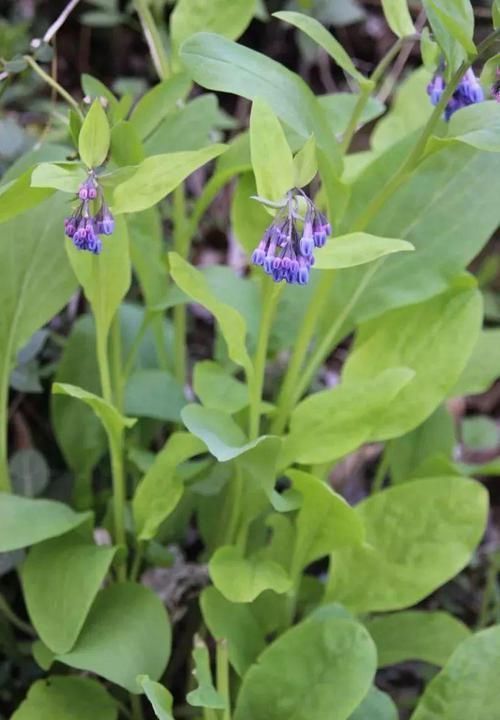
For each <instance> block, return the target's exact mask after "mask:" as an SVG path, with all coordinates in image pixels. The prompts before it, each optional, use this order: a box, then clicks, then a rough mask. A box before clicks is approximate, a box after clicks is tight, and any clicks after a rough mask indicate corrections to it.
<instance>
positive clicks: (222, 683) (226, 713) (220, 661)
mask: <svg viewBox="0 0 500 720" xmlns="http://www.w3.org/2000/svg"><path fill="white" fill-rule="evenodd" d="M215 664H216V674H217V690H218V692H219V694H220V695H221V697H222V698H223V700H224V701H225V703H226V707H225V708H224V710H221V711H220V720H231V697H230V692H229V658H228V651H227V641H226V640H219V642H218V643H217V649H216V658H215Z"/></svg>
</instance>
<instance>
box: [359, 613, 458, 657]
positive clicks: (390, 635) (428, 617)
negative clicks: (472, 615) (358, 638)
mask: <svg viewBox="0 0 500 720" xmlns="http://www.w3.org/2000/svg"><path fill="white" fill-rule="evenodd" d="M365 627H366V629H367V630H368V632H369V633H370V635H371V636H372V638H373V640H374V642H375V645H376V646H377V655H378V666H379V667H385V666H386V665H396V664H397V663H400V662H405V661H407V660H420V661H422V662H428V663H432V664H433V665H438V666H440V667H441V666H442V665H444V664H445V663H446V662H447V660H448V658H449V657H450V655H451V654H452V653H453V651H454V650H455V648H456V647H457V645H459V644H460V643H461V642H462V641H463V640H466V639H467V638H468V637H469V635H470V634H471V633H470V630H469V629H468V627H467V626H466V625H464V623H463V622H461V621H460V620H457V619H456V618H454V617H453V615H450V614H449V613H447V612H442V611H436V612H429V611H428V610H426V611H423V610H407V611H406V612H399V613H393V614H392V615H383V616H382V617H375V618H372V619H371V620H368V621H367V622H365Z"/></svg>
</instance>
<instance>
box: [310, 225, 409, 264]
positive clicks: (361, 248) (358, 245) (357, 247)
mask: <svg viewBox="0 0 500 720" xmlns="http://www.w3.org/2000/svg"><path fill="white" fill-rule="evenodd" d="M414 249H415V248H414V247H413V245H412V244H411V243H409V242H406V240H396V239H394V238H383V237H377V236H376V235H370V234H369V233H363V232H356V233H350V234H348V235H341V236H339V237H334V238H332V239H331V240H329V241H328V243H327V244H326V245H325V247H324V248H323V249H322V250H321V252H319V253H318V254H317V256H316V262H315V264H314V267H315V269H316V268H317V269H319V270H333V269H338V268H346V267H354V266H355V265H364V264H365V263H368V262H373V261H374V260H377V259H378V258H380V257H384V256H385V255H390V254H391V253H396V252H408V251H412V250H414Z"/></svg>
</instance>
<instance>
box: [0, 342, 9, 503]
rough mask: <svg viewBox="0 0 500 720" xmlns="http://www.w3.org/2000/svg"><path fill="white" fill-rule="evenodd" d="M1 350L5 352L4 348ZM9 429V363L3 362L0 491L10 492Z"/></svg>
mask: <svg viewBox="0 0 500 720" xmlns="http://www.w3.org/2000/svg"><path fill="white" fill-rule="evenodd" d="M3 352H7V350H6V349H5V348H4V350H3ZM8 429H9V363H8V362H7V360H6V362H5V372H4V373H3V377H2V378H1V380H0V492H10V491H11V482H10V474H9V457H8V455H9V452H8Z"/></svg>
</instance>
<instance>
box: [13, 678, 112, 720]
mask: <svg viewBox="0 0 500 720" xmlns="http://www.w3.org/2000/svg"><path fill="white" fill-rule="evenodd" d="M117 717H118V706H117V705H116V703H115V701H114V699H113V698H112V697H111V695H109V694H108V692H107V691H106V689H105V688H104V687H103V686H102V685H100V684H99V683H98V682H97V681H96V680H92V679H91V678H85V677H66V676H59V675H52V676H50V677H48V678H47V679H45V680H37V681H36V682H34V683H33V685H32V686H31V687H30V689H29V691H28V695H27V697H26V699H25V700H24V701H23V702H22V703H21V705H20V706H19V707H18V709H17V710H16V712H15V713H14V714H13V715H12V716H11V720H55V718H61V720H62V718H65V719H66V720H95V719H96V718H99V720H116V718H117Z"/></svg>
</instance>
